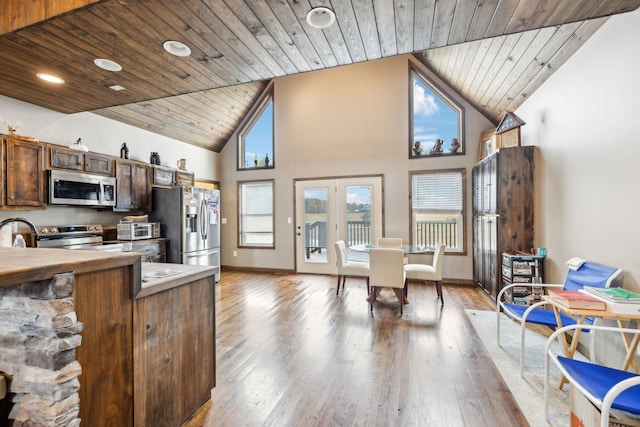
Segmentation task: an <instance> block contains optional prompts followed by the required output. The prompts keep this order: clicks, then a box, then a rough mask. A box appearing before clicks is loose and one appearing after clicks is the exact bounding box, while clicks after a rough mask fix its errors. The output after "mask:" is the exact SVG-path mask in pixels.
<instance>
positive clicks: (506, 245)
mask: <svg viewBox="0 0 640 427" xmlns="http://www.w3.org/2000/svg"><path fill="white" fill-rule="evenodd" d="M535 150H536V147H533V146H526V147H508V148H500V149H498V150H497V151H495V152H494V153H493V154H491V155H489V156H487V157H485V158H484V159H482V161H480V162H479V163H478V164H477V165H475V166H474V167H473V172H472V180H473V280H474V282H475V283H476V284H478V285H479V286H481V287H482V288H483V289H484V290H485V291H487V293H489V295H491V296H492V297H493V298H495V297H496V295H497V294H498V292H499V291H500V289H501V288H502V280H501V276H502V259H501V254H502V253H503V252H512V253H516V251H523V252H527V253H528V252H529V251H530V250H531V248H532V247H533V235H534V230H533V200H534V157H535Z"/></svg>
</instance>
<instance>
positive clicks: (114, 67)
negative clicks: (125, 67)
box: [93, 58, 122, 71]
mask: <svg viewBox="0 0 640 427" xmlns="http://www.w3.org/2000/svg"><path fill="white" fill-rule="evenodd" d="M93 63H94V64H96V65H97V66H98V67H100V68H102V69H103V70H107V71H120V70H122V65H120V64H118V63H117V62H115V61H112V60H110V59H104V58H97V59H94V60H93Z"/></svg>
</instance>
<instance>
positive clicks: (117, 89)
mask: <svg viewBox="0 0 640 427" xmlns="http://www.w3.org/2000/svg"><path fill="white" fill-rule="evenodd" d="M109 89H111V90H115V91H116V92H119V91H121V90H124V87H122V86H120V85H113V86H109Z"/></svg>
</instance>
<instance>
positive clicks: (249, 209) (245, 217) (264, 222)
mask: <svg viewBox="0 0 640 427" xmlns="http://www.w3.org/2000/svg"><path fill="white" fill-rule="evenodd" d="M238 193H239V194H238V196H239V197H238V200H239V201H240V209H239V210H238V212H239V215H240V218H239V221H238V224H239V225H240V227H239V233H240V236H239V244H238V246H239V247H242V246H254V247H269V248H273V247H274V244H273V232H274V216H273V210H274V208H273V181H272V180H269V181H254V182H240V183H239V184H238Z"/></svg>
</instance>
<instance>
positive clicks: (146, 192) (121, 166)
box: [114, 159, 151, 212]
mask: <svg viewBox="0 0 640 427" xmlns="http://www.w3.org/2000/svg"><path fill="white" fill-rule="evenodd" d="M115 163H116V182H117V184H116V185H117V187H116V206H115V208H114V210H115V211H142V212H149V211H151V167H150V166H149V165H147V164H145V163H140V162H136V161H135V160H124V159H116V160H115Z"/></svg>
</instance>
